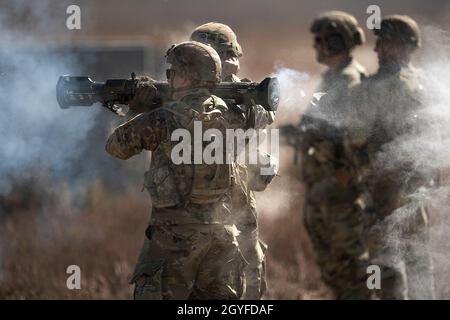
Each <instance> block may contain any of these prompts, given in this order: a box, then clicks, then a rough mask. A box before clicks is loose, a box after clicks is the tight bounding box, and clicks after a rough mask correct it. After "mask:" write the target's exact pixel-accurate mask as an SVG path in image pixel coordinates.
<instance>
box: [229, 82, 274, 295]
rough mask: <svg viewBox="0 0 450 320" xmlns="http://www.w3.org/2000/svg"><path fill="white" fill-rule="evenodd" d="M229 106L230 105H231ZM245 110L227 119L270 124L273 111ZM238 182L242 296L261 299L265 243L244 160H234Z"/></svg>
mask: <svg viewBox="0 0 450 320" xmlns="http://www.w3.org/2000/svg"><path fill="white" fill-rule="evenodd" d="M225 81H229V82H238V81H241V80H240V79H239V78H238V77H237V76H236V75H231V76H230V77H228V78H227V79H225ZM231 107H232V106H230V108H231ZM247 107H248V110H247V111H246V112H245V113H239V112H236V111H234V110H230V112H228V114H227V117H228V118H227V119H228V121H229V122H230V124H231V125H232V126H233V128H235V129H248V128H252V129H262V128H265V127H266V126H267V125H269V124H271V123H272V122H273V119H274V113H273V112H268V111H266V110H265V109H264V108H263V107H262V106H258V105H253V106H247ZM236 169H237V175H238V176H239V179H237V181H239V183H237V184H236V185H235V187H234V188H233V190H232V192H231V203H232V209H231V211H232V215H233V218H234V220H233V222H234V223H235V224H236V226H237V228H238V229H239V231H240V234H239V236H238V239H237V240H238V242H239V247H240V248H241V251H242V254H243V256H244V258H245V260H246V261H247V263H248V264H247V265H246V267H245V269H244V274H245V288H246V289H245V294H244V297H243V299H251V300H255V299H260V298H261V297H262V295H263V294H264V292H265V290H266V287H267V285H266V277H265V252H266V250H267V245H266V244H265V243H264V242H263V241H261V240H260V239H259V231H258V212H257V210H256V199H255V195H254V192H253V190H251V188H250V185H249V176H248V174H249V172H248V167H247V165H246V164H244V163H236Z"/></svg>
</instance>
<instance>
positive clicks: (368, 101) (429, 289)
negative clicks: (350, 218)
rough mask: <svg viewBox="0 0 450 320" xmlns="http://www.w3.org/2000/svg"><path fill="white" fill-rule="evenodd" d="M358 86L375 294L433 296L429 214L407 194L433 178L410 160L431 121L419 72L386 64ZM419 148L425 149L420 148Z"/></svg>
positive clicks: (367, 217)
mask: <svg viewBox="0 0 450 320" xmlns="http://www.w3.org/2000/svg"><path fill="white" fill-rule="evenodd" d="M362 88H363V89H362V98H361V99H362V100H361V106H362V107H363V115H361V116H360V118H364V119H365V120H363V121H361V123H364V124H365V126H366V130H367V133H368V135H367V138H366V139H367V144H366V145H365V152H366V154H367V161H368V166H369V169H367V168H366V169H364V170H360V172H363V173H364V174H363V175H362V176H363V178H362V181H363V183H365V185H366V186H367V187H368V189H369V190H370V194H371V197H372V200H371V202H372V203H373V205H372V206H370V207H369V208H368V210H366V212H365V216H364V220H365V225H366V228H367V244H368V247H369V253H370V259H371V263H373V264H378V265H379V266H380V267H381V269H382V274H381V276H382V286H381V287H382V288H381V291H380V292H377V293H376V295H377V296H378V297H380V298H382V299H433V298H434V279H433V266H432V261H431V257H430V253H429V250H428V245H429V244H428V243H429V230H428V224H429V223H428V212H427V210H426V203H423V201H421V200H419V199H418V198H416V197H412V195H413V194H415V193H416V192H417V191H418V190H419V188H421V187H423V186H427V185H430V184H433V183H434V182H433V179H434V178H436V173H435V172H433V170H432V169H431V168H429V167H427V166H417V165H415V164H414V162H413V161H411V157H414V154H411V152H414V151H413V150H414V141H415V140H414V138H415V137H416V136H420V135H422V134H423V133H424V132H425V131H430V128H432V126H431V125H430V123H429V120H430V119H427V117H423V114H421V109H422V108H423V105H422V103H421V101H422V100H423V99H422V94H423V92H422V91H423V89H422V86H421V75H420V72H419V71H418V70H417V69H415V68H414V67H412V66H411V65H410V64H395V63H392V64H386V65H383V66H381V67H380V69H379V71H378V72H377V74H375V75H374V76H372V77H370V78H369V79H367V81H366V82H365V83H364V84H363V86H362ZM359 140H364V139H360V138H359ZM405 146H408V148H411V150H410V151H408V150H407V149H406V150H405ZM400 150H404V151H403V152H398V151H400ZM421 152H426V148H423V147H421ZM405 155H406V156H405Z"/></svg>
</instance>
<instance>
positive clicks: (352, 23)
mask: <svg viewBox="0 0 450 320" xmlns="http://www.w3.org/2000/svg"><path fill="white" fill-rule="evenodd" d="M310 31H311V32H312V33H319V32H322V31H326V32H328V33H330V34H338V35H340V36H342V38H343V40H344V42H345V46H346V48H347V49H352V48H353V47H355V46H357V45H362V44H363V43H364V41H365V37H364V31H363V29H362V28H360V27H359V25H358V21H357V20H356V18H355V17H354V16H352V15H351V14H349V13H346V12H343V11H328V12H325V13H323V14H322V15H320V16H319V17H317V18H316V19H315V20H314V21H313V23H312V25H311V28H310Z"/></svg>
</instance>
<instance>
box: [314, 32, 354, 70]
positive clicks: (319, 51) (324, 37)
mask: <svg viewBox="0 0 450 320" xmlns="http://www.w3.org/2000/svg"><path fill="white" fill-rule="evenodd" d="M328 40H329V39H328V34H327V32H325V31H321V32H319V33H316V34H315V36H314V44H313V48H314V50H315V51H316V59H317V62H319V63H321V64H324V65H326V66H328V67H335V66H339V65H340V64H341V60H343V59H347V58H348V54H347V53H346V52H341V53H338V54H336V53H335V52H332V51H331V50H330V48H329V44H328Z"/></svg>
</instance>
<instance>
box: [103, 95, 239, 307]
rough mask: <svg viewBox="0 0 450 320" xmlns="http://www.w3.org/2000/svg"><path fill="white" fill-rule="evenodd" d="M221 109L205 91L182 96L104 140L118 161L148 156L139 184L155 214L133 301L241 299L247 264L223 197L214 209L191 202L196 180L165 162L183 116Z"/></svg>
mask: <svg viewBox="0 0 450 320" xmlns="http://www.w3.org/2000/svg"><path fill="white" fill-rule="evenodd" d="M169 108H170V109H171V111H169V110H168V109H169ZM226 110H227V107H226V104H225V103H224V102H223V101H222V100H221V99H219V98H217V97H214V96H211V95H210V94H209V92H208V91H207V90H205V89H192V90H186V91H185V92H184V97H183V98H182V99H180V100H179V101H175V102H171V103H170V104H168V105H165V106H163V107H162V108H158V109H156V110H154V111H152V112H147V113H142V114H139V115H137V116H136V117H134V118H132V119H131V120H129V121H127V122H126V123H124V124H122V125H120V126H119V127H118V128H116V129H115V130H114V132H113V133H112V134H111V135H110V137H109V138H108V141H107V143H106V150H107V152H108V153H110V154H111V155H113V156H115V157H117V158H120V159H128V158H129V157H131V156H133V155H136V154H138V153H140V152H141V151H143V150H144V149H145V150H150V151H152V162H151V166H150V170H149V171H148V172H147V173H146V175H145V184H144V185H145V187H146V188H147V189H148V191H149V193H150V195H151V198H152V207H153V208H152V214H151V220H150V227H149V229H148V230H147V233H146V235H147V239H146V241H145V243H144V247H143V249H142V251H141V254H140V257H139V259H138V262H137V265H136V269H135V272H134V276H133V279H132V282H134V283H136V291H135V298H139V299H143V298H151V299H153V298H154V299H159V298H162V299H187V298H196V299H239V298H240V297H241V295H242V283H241V281H242V268H243V264H244V263H245V260H244V259H243V258H242V255H241V253H240V250H239V247H238V245H237V241H236V236H237V234H238V232H237V229H236V227H235V226H234V225H233V224H232V223H230V222H229V221H230V220H233V219H232V218H231V217H232V215H231V208H230V207H231V204H230V201H229V195H228V194H227V193H228V192H225V193H224V195H223V197H222V198H221V199H220V200H218V201H215V202H212V203H192V202H191V201H189V199H190V197H189V195H190V194H191V190H193V188H194V187H196V185H192V183H193V181H194V180H195V179H193V177H194V174H195V173H194V172H193V171H192V170H189V168H192V167H189V166H188V165H174V164H173V162H172V161H171V158H170V151H171V148H172V147H173V144H174V142H172V141H170V136H171V133H172V132H173V131H174V130H175V129H177V128H184V125H185V123H184V122H183V121H184V120H186V119H187V118H188V116H185V115H199V114H201V113H202V112H204V111H214V112H212V113H211V114H215V115H219V114H220V115H221V114H222V112H226ZM177 114H179V116H178V115H177ZM183 119H184V120H183ZM190 119H192V118H190ZM224 123H226V121H224ZM191 166H196V165H191ZM227 181H230V182H231V181H232V179H231V177H228V179H227ZM194 184H195V181H194ZM229 191H230V192H231V185H230V190H229Z"/></svg>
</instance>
